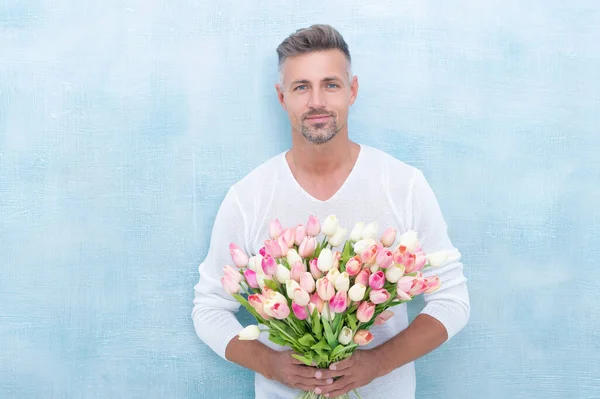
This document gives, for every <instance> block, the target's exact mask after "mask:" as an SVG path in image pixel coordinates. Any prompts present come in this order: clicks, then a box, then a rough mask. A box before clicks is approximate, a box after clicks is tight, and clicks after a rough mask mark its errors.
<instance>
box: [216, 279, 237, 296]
mask: <svg viewBox="0 0 600 399" xmlns="http://www.w3.org/2000/svg"><path fill="white" fill-rule="evenodd" d="M221 285H223V288H224V289H225V291H227V293H229V294H231V295H233V294H237V293H238V292H240V290H241V289H242V287H240V285H239V284H238V283H236V282H235V281H234V280H232V279H231V278H229V277H227V276H223V277H221Z"/></svg>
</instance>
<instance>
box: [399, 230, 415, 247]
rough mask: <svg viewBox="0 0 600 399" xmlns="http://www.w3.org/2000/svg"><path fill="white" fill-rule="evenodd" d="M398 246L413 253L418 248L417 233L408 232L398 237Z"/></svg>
mask: <svg viewBox="0 0 600 399" xmlns="http://www.w3.org/2000/svg"><path fill="white" fill-rule="evenodd" d="M400 246H404V247H406V249H407V251H408V252H413V251H414V250H415V249H416V248H417V246H419V239H418V238H417V232H416V231H413V230H409V231H407V232H406V233H404V234H402V235H401V236H400Z"/></svg>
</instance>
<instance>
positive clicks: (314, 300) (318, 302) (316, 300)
mask: <svg viewBox="0 0 600 399" xmlns="http://www.w3.org/2000/svg"><path fill="white" fill-rule="evenodd" d="M310 304H313V305H314V306H315V308H316V309H317V312H319V313H321V311H322V310H323V306H325V302H324V301H323V300H322V299H321V297H320V296H319V294H317V293H316V292H315V293H314V294H312V295H311V296H310ZM310 304H309V306H310ZM311 314H312V311H311Z"/></svg>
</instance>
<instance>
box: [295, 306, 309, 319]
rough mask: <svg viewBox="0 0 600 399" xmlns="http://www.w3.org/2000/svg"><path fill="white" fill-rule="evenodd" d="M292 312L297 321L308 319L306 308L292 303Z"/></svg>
mask: <svg viewBox="0 0 600 399" xmlns="http://www.w3.org/2000/svg"><path fill="white" fill-rule="evenodd" d="M292 311H293V312H294V315H295V316H296V317H297V318H298V320H306V319H307V318H308V312H307V311H306V307H304V306H300V305H298V304H297V303H296V302H292Z"/></svg>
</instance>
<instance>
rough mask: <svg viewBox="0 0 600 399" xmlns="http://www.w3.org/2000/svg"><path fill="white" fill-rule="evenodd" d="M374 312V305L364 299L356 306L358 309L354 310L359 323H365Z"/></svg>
mask: <svg viewBox="0 0 600 399" xmlns="http://www.w3.org/2000/svg"><path fill="white" fill-rule="evenodd" d="M374 313H375V305H374V304H373V303H371V302H368V301H364V302H362V303H361V304H360V305H359V306H358V310H357V311H356V318H357V319H358V320H359V321H360V322H361V323H367V322H369V321H371V319H372V318H373V314H374Z"/></svg>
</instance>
